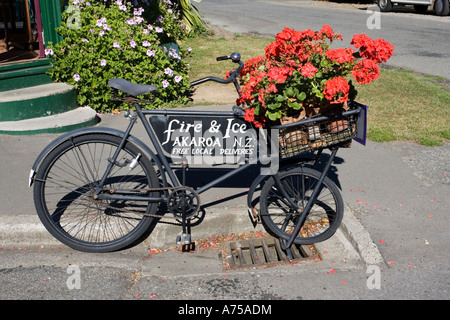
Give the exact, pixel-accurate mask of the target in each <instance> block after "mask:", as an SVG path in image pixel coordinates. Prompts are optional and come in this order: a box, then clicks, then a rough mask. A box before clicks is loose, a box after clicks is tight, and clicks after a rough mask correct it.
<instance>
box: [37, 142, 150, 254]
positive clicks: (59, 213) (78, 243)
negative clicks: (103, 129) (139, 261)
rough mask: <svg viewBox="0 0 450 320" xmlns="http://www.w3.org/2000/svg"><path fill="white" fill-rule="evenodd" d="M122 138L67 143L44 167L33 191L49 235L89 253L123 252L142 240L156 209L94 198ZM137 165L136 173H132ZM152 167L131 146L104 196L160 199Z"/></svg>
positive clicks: (122, 154) (122, 155) (127, 146)
mask: <svg viewBox="0 0 450 320" xmlns="http://www.w3.org/2000/svg"><path fill="white" fill-rule="evenodd" d="M120 142H121V138H119V137H116V136H111V135H106V134H87V135H83V136H77V137H74V138H72V139H69V140H67V141H65V142H64V143H62V144H60V145H59V146H58V147H56V148H55V149H53V150H52V151H51V152H50V153H49V154H48V155H47V156H46V157H45V158H44V159H43V161H42V164H41V166H40V168H39V170H38V172H37V175H36V179H35V185H34V202H35V206H36V210H37V214H38V216H39V218H40V220H41V221H42V223H43V225H44V226H45V227H46V229H47V230H48V231H49V232H50V233H51V234H52V235H53V236H54V237H55V238H56V239H58V240H59V241H61V242H62V243H64V244H66V245H68V246H69V247H71V248H73V249H76V250H80V251H86V252H110V251H116V250H120V249H123V248H126V247H129V246H131V245H133V244H135V243H136V242H137V241H140V240H143V239H142V236H143V235H144V234H145V233H146V231H147V230H148V229H149V227H150V225H151V224H152V222H153V218H151V217H149V216H146V215H145V214H148V213H151V214H154V213H155V212H156V210H157V207H158V204H157V203H147V202H137V201H118V200H98V199H96V197H94V192H95V190H96V189H97V187H98V186H99V183H100V180H101V179H102V177H103V174H104V173H105V172H106V170H107V167H108V165H109V164H110V161H111V160H110V159H111V158H112V156H113V154H114V153H115V151H116V150H117V148H118V146H119V144H120ZM133 160H135V161H137V164H136V166H135V167H134V168H132V167H130V163H132V162H133ZM156 187H158V179H157V175H156V173H155V170H154V168H153V166H152V163H151V161H150V160H149V159H148V158H147V157H146V156H145V155H144V154H140V150H139V149H138V148H137V147H136V146H134V145H133V144H131V143H129V142H127V143H126V144H125V146H124V147H123V148H122V150H120V153H119V156H118V158H117V161H116V163H115V164H114V166H113V167H112V169H111V171H110V173H109V174H108V176H107V178H106V180H105V183H104V185H103V188H102V192H110V193H111V192H115V193H117V192H126V193H128V194H130V193H132V194H135V195H139V196H147V195H148V196H151V197H156V196H157V195H158V193H156V192H155V191H153V192H150V191H149V190H148V188H156Z"/></svg>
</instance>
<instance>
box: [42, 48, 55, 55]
mask: <svg viewBox="0 0 450 320" xmlns="http://www.w3.org/2000/svg"><path fill="white" fill-rule="evenodd" d="M44 53H45V55H46V56H51V55H53V54H54V52H53V50H52V49H45V51H44Z"/></svg>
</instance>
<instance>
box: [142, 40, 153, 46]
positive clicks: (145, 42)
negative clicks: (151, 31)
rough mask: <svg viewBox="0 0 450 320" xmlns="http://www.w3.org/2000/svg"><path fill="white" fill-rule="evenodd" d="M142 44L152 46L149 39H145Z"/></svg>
mask: <svg viewBox="0 0 450 320" xmlns="http://www.w3.org/2000/svg"><path fill="white" fill-rule="evenodd" d="M142 46H143V47H150V46H151V43H150V42H148V41H147V40H145V41H144V42H142Z"/></svg>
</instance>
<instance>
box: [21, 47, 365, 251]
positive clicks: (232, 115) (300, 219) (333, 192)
mask: <svg viewBox="0 0 450 320" xmlns="http://www.w3.org/2000/svg"><path fill="white" fill-rule="evenodd" d="M227 59H231V60H232V61H233V62H235V63H236V64H238V65H239V66H238V67H237V69H236V70H234V71H233V72H231V75H230V77H229V78H228V79H219V78H216V77H207V78H203V79H200V80H197V81H194V82H193V83H192V85H199V84H201V83H204V82H207V81H215V82H219V83H224V84H227V83H234V85H235V87H236V90H237V91H238V92H239V84H238V81H237V76H238V75H239V72H240V71H241V70H242V68H243V66H244V63H243V62H242V61H241V59H240V54H238V53H233V54H231V55H229V56H224V57H219V58H217V60H227ZM109 85H110V87H111V88H112V89H114V90H116V91H121V92H123V93H126V95H127V97H126V98H125V100H126V101H128V102H131V103H132V104H133V105H134V112H133V113H130V112H127V113H126V115H125V116H126V117H127V118H129V120H130V122H129V124H128V127H127V129H126V130H125V131H119V130H117V129H112V128H103V127H91V128H83V129H79V130H75V131H73V132H69V133H66V134H64V135H62V136H60V137H59V138H57V139H55V140H54V141H53V142H51V143H50V144H49V145H48V146H47V147H46V148H45V149H44V150H43V151H42V152H41V154H40V155H39V156H38V158H37V159H36V162H35V163H34V165H33V167H32V169H31V173H30V181H29V185H30V186H31V185H32V184H33V183H34V202H35V206H36V210H37V214H38V216H39V218H40V220H41V221H42V223H43V225H44V226H45V227H46V228H47V230H48V231H49V232H50V233H51V234H52V235H53V236H54V237H55V238H56V239H58V240H59V241H61V242H62V243H64V244H66V245H68V246H69V247H72V248H74V249H76V250H80V251H87V252H110V251H116V250H121V249H124V248H128V247H130V246H133V245H135V244H137V243H139V242H140V241H142V240H143V239H144V238H145V237H147V236H148V234H149V232H151V230H152V228H154V226H155V225H156V223H157V222H158V221H160V220H161V219H163V218H164V219H165V218H170V219H174V220H175V221H176V223H177V224H179V225H181V227H182V230H181V233H180V235H179V236H178V237H177V239H176V242H177V244H180V245H182V249H183V251H190V250H193V249H195V242H194V241H193V240H192V239H191V227H192V225H193V224H194V222H195V221H196V219H197V220H199V219H200V216H201V215H204V214H205V211H204V210H203V206H202V204H201V201H200V200H201V198H200V195H201V194H202V193H203V192H205V191H206V190H208V189H210V188H212V187H214V186H217V185H219V184H220V183H222V182H223V181H224V180H226V179H229V178H230V177H235V176H236V175H239V174H241V173H243V172H244V171H245V170H246V169H248V168H249V167H251V166H256V167H257V168H258V167H259V168H260V174H259V175H258V176H257V177H256V179H255V180H254V181H253V183H252V184H251V186H250V188H249V190H248V200H247V206H248V211H249V216H250V217H251V218H252V219H253V220H254V223H256V222H257V221H258V220H260V221H261V222H262V224H263V225H264V228H265V229H266V230H267V231H268V232H269V233H270V234H272V235H274V236H275V237H277V238H279V239H280V241H281V244H282V246H283V248H284V249H285V250H286V249H289V248H290V247H291V246H292V244H300V245H303V244H313V243H316V242H320V241H324V240H326V239H328V238H329V237H331V236H332V235H333V234H334V233H335V231H336V230H337V228H338V227H339V225H340V223H341V221H342V217H343V211H344V204H343V201H342V197H341V194H340V192H339V189H338V187H337V186H336V184H335V183H334V182H333V181H332V180H331V179H330V178H329V177H327V173H328V171H329V168H330V166H331V164H332V163H333V159H334V157H335V155H336V152H337V150H338V149H339V148H340V147H342V146H345V145H348V144H349V142H350V141H351V139H354V138H356V139H357V138H361V137H362V136H363V135H365V127H364V126H365V122H364V119H365V111H366V109H365V108H364V106H362V105H360V104H358V103H356V102H350V103H349V106H350V109H349V110H348V111H345V112H341V113H338V114H333V115H327V116H317V117H312V118H307V119H304V120H302V121H300V122H297V123H294V124H289V125H283V126H275V127H271V128H268V129H259V130H256V129H255V128H252V126H251V125H250V124H249V123H247V122H246V121H245V120H244V119H243V114H244V112H243V110H242V109H241V108H239V107H236V106H234V107H233V110H230V111H226V112H225V111H192V110H186V109H181V110H178V109H168V110H161V109H156V110H143V109H142V108H141V107H140V105H139V102H140V101H139V100H138V99H137V98H136V97H138V96H141V95H143V94H151V93H152V92H154V91H155V90H157V89H156V87H154V86H151V85H142V84H133V83H131V82H128V81H126V80H124V79H111V80H110V81H109ZM138 119H139V120H140V121H141V122H142V124H143V125H144V128H145V130H146V132H147V134H148V137H149V138H150V141H151V145H150V146H149V145H147V144H145V143H143V142H142V141H141V140H139V139H137V138H136V137H135V136H133V135H132V134H131V131H132V129H133V126H134V125H135V123H136V121H137V120H138ZM363 138H364V137H363ZM364 139H365V138H364ZM325 149H329V150H330V151H331V153H330V155H329V157H328V160H327V161H326V163H325V165H324V166H323V168H322V169H321V170H318V166H317V163H318V160H319V157H320V155H321V154H322V151H323V150H325ZM196 162H198V163H196ZM231 162H233V163H234V164H235V166H234V167H232V169H230V170H229V171H228V172H227V173H226V174H224V175H222V176H220V177H218V178H212V180H211V181H209V182H208V183H206V184H204V185H202V186H200V187H192V186H189V183H188V181H187V178H186V171H187V169H188V167H189V166H192V165H198V166H200V167H201V166H208V167H209V166H211V165H214V166H216V165H221V164H230V163H231ZM257 190H258V191H259V190H260V193H259V197H255V194H256V193H255V192H256V191H257ZM258 207H259V208H258ZM167 213H169V214H167Z"/></svg>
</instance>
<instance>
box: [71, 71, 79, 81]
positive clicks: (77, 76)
mask: <svg viewBox="0 0 450 320" xmlns="http://www.w3.org/2000/svg"><path fill="white" fill-rule="evenodd" d="M73 80H75V82H78V81H80V75H79V74H78V73H75V74H74V75H73Z"/></svg>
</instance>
